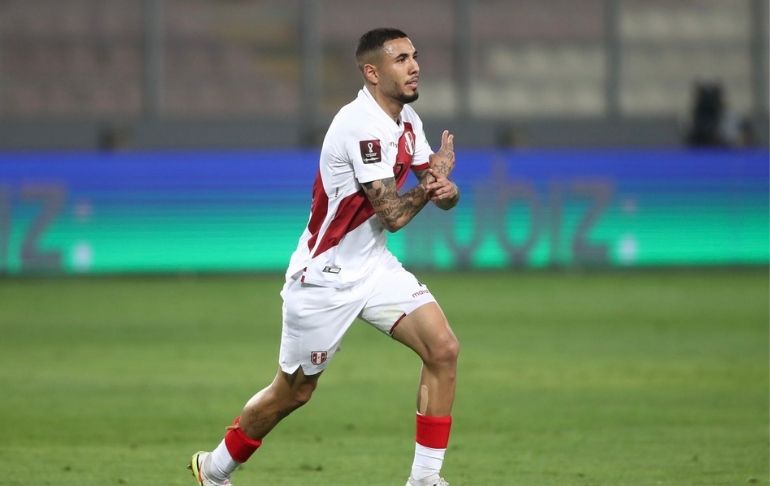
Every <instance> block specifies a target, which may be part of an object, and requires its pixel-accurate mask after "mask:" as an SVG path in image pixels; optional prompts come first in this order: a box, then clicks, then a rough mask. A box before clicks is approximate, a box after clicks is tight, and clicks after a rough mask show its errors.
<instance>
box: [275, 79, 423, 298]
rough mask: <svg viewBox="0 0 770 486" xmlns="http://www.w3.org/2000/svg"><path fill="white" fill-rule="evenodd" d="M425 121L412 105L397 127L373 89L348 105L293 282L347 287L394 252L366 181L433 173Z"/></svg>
mask: <svg viewBox="0 0 770 486" xmlns="http://www.w3.org/2000/svg"><path fill="white" fill-rule="evenodd" d="M432 153H433V152H432V150H431V148H430V145H428V142H427V140H426V139H425V134H424V132H423V128H422V121H421V120H420V117H419V116H417V113H415V111H414V110H413V109H412V107H410V106H409V105H405V106H404V108H403V110H402V111H401V117H400V123H396V122H395V121H394V120H393V119H392V118H391V117H390V116H388V115H387V114H386V113H385V112H384V111H383V110H382V108H380V106H379V105H378V104H377V102H376V101H375V100H374V98H373V97H372V95H371V94H370V93H369V91H368V90H367V89H366V88H363V89H362V90H361V91H359V93H358V97H357V98H356V99H355V100H353V101H352V102H351V103H349V104H347V105H346V106H344V107H343V108H342V109H341V110H340V111H339V113H337V116H335V117H334V120H333V121H332V123H331V126H330V127H329V131H328V132H327V133H326V138H325V139H324V143H323V147H322V149H321V159H320V164H319V169H318V174H317V176H316V179H315V183H314V185H313V201H312V205H311V213H310V221H309V222H308V225H307V228H306V229H305V231H304V233H303V234H302V237H301V238H300V240H299V244H298V245H297V249H296V251H295V252H294V254H293V255H292V257H291V261H290V263H289V268H288V270H287V272H286V275H287V277H292V276H295V275H297V274H298V272H303V274H302V276H301V278H302V279H303V281H304V282H307V283H311V284H315V285H321V286H329V287H336V288H344V287H347V286H350V285H353V284H355V283H356V282H357V281H358V280H360V279H361V278H362V277H364V276H366V275H367V274H369V273H371V271H372V270H373V268H374V267H375V266H376V265H377V264H378V261H379V260H380V259H381V258H382V257H383V256H384V254H385V253H387V252H388V250H387V248H386V247H385V243H386V235H385V229H384V228H383V226H382V225H381V224H380V222H379V221H378V219H377V217H376V215H375V214H374V209H372V205H371V204H370V203H369V200H368V199H367V198H366V195H365V194H364V191H363V189H362V188H361V184H362V183H365V182H371V181H374V180H378V179H385V178H388V177H395V179H396V183H397V185H398V187H399V188H401V186H403V184H404V182H405V181H406V179H407V176H408V174H409V169H410V168H411V169H416V170H420V169H426V168H428V157H429V156H430V155H431V154H432Z"/></svg>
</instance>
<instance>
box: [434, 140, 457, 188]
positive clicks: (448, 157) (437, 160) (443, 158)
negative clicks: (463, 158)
mask: <svg viewBox="0 0 770 486" xmlns="http://www.w3.org/2000/svg"><path fill="white" fill-rule="evenodd" d="M454 140H455V136H454V135H452V134H451V133H449V130H444V132H443V133H442V134H441V147H440V148H439V149H438V152H436V153H435V154H433V155H431V156H430V168H431V169H433V170H434V171H435V172H436V173H437V174H441V175H443V176H444V177H448V176H449V174H451V173H452V169H454V168H455V144H454Z"/></svg>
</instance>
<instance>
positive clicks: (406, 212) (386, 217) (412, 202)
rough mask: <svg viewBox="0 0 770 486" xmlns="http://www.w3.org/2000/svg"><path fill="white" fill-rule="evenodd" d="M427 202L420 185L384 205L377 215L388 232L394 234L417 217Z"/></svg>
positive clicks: (428, 197) (426, 195)
mask: <svg viewBox="0 0 770 486" xmlns="http://www.w3.org/2000/svg"><path fill="white" fill-rule="evenodd" d="M429 201H430V196H429V195H428V192H427V191H426V190H425V189H424V188H423V187H422V186H421V185H420V186H415V187H413V188H411V189H410V190H408V191H407V192H405V193H404V194H401V195H400V196H398V198H397V199H395V200H394V201H392V202H390V203H388V204H386V205H385V206H384V207H383V208H382V209H381V210H380V211H378V212H377V215H378V216H379V218H380V221H381V222H382V223H383V226H385V228H387V230H388V231H390V232H395V231H398V230H400V229H401V228H403V227H404V226H406V225H407V224H408V223H409V222H410V221H411V220H412V218H414V217H415V216H417V213H419V212H420V210H422V208H424V207H425V205H426V204H428V202H429Z"/></svg>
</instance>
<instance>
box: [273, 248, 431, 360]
mask: <svg viewBox="0 0 770 486" xmlns="http://www.w3.org/2000/svg"><path fill="white" fill-rule="evenodd" d="M391 260H392V261H390V262H388V264H387V265H383V266H381V267H379V268H378V269H377V270H375V271H374V272H373V273H372V274H371V275H369V276H368V277H366V278H364V279H363V280H362V281H360V282H358V283H356V284H355V285H354V286H352V287H349V288H343V289H337V288H333V287H320V286H317V285H311V284H306V283H302V282H301V281H300V279H298V278H295V279H291V278H290V279H288V280H287V281H286V283H285V284H284V286H283V290H282V291H281V297H283V333H282V335H281V352H280V356H279V359H278V361H279V364H280V366H281V369H282V370H283V371H284V372H285V373H294V372H295V371H296V370H297V368H298V367H300V366H302V371H303V372H304V373H305V375H314V374H317V373H320V372H321V371H323V370H324V369H326V366H327V365H328V364H329V362H330V361H331V360H332V358H333V357H334V354H335V353H336V352H337V350H338V349H339V347H340V343H341V342H342V337H343V336H344V335H345V333H346V332H347V330H348V329H349V328H350V326H351V325H352V324H353V321H355V319H356V318H357V317H360V318H361V319H363V320H364V321H366V322H368V323H369V324H371V325H372V326H374V327H375V328H376V329H379V330H380V331H382V332H383V333H385V334H388V335H390V334H391V333H392V332H393V329H394V328H395V327H396V325H397V324H398V322H399V321H400V320H401V319H402V318H403V317H404V316H406V315H407V314H409V313H410V312H412V311H414V310H415V309H417V308H418V307H420V306H422V305H424V304H427V303H429V302H435V299H434V298H433V295H432V294H431V293H430V290H428V287H426V286H425V285H423V284H421V283H420V282H418V281H417V279H416V278H415V276H414V275H412V274H411V273H409V272H408V271H406V270H405V269H404V268H403V267H402V266H401V264H400V263H399V262H398V260H396V259H395V257H393V258H392V259H391Z"/></svg>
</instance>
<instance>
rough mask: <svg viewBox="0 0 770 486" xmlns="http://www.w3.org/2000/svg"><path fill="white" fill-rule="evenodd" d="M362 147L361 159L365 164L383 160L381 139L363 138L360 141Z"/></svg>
mask: <svg viewBox="0 0 770 486" xmlns="http://www.w3.org/2000/svg"><path fill="white" fill-rule="evenodd" d="M358 146H359V148H360V149H361V159H362V160H363V161H364V164H373V163H375V162H381V161H382V147H381V146H380V141H379V140H362V141H360V142H358Z"/></svg>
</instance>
